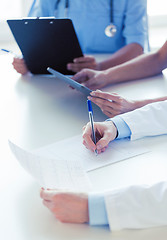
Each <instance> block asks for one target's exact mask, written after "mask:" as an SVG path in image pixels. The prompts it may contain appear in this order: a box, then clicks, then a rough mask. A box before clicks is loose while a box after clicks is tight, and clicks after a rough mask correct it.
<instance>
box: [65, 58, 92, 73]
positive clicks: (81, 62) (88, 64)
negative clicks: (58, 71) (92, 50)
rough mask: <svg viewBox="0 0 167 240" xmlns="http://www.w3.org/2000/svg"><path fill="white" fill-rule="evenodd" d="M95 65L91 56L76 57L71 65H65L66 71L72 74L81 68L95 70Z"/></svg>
mask: <svg viewBox="0 0 167 240" xmlns="http://www.w3.org/2000/svg"><path fill="white" fill-rule="evenodd" d="M96 67H97V63H96V60H95V58H94V57H93V56H83V57H78V58H75V59H74V60H73V63H68V64H67V69H68V70H71V71H73V72H79V71H81V70H82V69H83V68H90V69H96Z"/></svg>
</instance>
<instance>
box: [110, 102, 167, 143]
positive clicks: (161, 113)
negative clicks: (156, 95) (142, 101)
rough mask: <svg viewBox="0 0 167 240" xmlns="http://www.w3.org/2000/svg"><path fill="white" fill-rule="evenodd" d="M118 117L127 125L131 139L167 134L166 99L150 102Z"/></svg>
mask: <svg viewBox="0 0 167 240" xmlns="http://www.w3.org/2000/svg"><path fill="white" fill-rule="evenodd" d="M119 117H121V118H122V119H123V120H124V121H125V122H126V124H127V125H128V126H129V128H130V130H131V140H135V139H139V138H142V137H146V136H156V135H162V134H167V101H161V102H156V103H151V104H148V105H146V106H144V107H142V108H139V109H136V110H134V111H132V112H128V113H124V114H121V115H119ZM111 120H112V119H111Z"/></svg>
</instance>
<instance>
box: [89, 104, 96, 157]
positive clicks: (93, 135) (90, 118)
mask: <svg viewBox="0 0 167 240" xmlns="http://www.w3.org/2000/svg"><path fill="white" fill-rule="evenodd" d="M87 105H88V112H89V120H90V124H91V127H92V139H93V142H94V144H95V145H96V136H95V130H94V123H93V110H92V104H91V101H90V100H87ZM95 154H96V156H97V155H98V152H97V149H95Z"/></svg>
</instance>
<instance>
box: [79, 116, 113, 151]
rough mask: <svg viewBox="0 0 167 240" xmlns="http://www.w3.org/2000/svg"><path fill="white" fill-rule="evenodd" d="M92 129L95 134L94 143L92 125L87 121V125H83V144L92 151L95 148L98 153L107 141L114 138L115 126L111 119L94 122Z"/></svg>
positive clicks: (103, 149)
mask: <svg viewBox="0 0 167 240" xmlns="http://www.w3.org/2000/svg"><path fill="white" fill-rule="evenodd" d="M94 130H95V135H96V145H95V144H94V142H93V140H92V127H91V125H90V123H87V125H86V126H84V127H83V135H82V137H83V144H84V145H85V147H86V148H88V149H90V150H91V151H92V152H94V151H95V150H96V149H97V151H98V153H101V152H104V151H105V150H106V148H107V147H108V144H109V142H111V141H112V140H114V139H115V138H116V136H117V128H116V127H115V125H114V124H113V122H112V121H107V122H95V123H94Z"/></svg>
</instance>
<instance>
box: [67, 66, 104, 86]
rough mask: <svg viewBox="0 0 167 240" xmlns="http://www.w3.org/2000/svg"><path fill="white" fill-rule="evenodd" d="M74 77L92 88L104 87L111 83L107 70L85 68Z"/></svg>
mask: <svg viewBox="0 0 167 240" xmlns="http://www.w3.org/2000/svg"><path fill="white" fill-rule="evenodd" d="M72 79H74V80H75V81H77V82H79V83H82V84H84V85H85V86H86V87H88V88H90V89H92V90H93V89H95V90H96V89H97V88H102V87H104V86H106V85H107V84H109V79H108V76H107V73H106V71H95V70H91V69H84V70H82V71H80V72H79V73H77V74H75V75H74V76H73V77H72Z"/></svg>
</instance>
